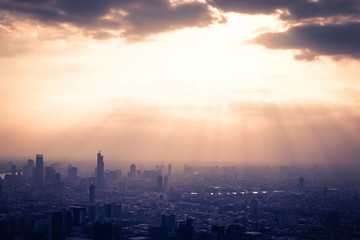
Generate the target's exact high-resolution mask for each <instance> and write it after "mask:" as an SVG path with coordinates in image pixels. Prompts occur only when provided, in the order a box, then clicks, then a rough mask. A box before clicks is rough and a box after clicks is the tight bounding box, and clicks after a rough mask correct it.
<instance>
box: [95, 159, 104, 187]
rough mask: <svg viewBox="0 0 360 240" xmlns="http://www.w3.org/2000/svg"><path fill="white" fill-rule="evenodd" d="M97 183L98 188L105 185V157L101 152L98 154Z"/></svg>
mask: <svg viewBox="0 0 360 240" xmlns="http://www.w3.org/2000/svg"><path fill="white" fill-rule="evenodd" d="M96 183H97V187H103V186H104V184H105V179H104V156H102V155H101V152H98V154H97V168H96Z"/></svg>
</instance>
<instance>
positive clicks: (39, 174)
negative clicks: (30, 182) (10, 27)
mask: <svg viewBox="0 0 360 240" xmlns="http://www.w3.org/2000/svg"><path fill="white" fill-rule="evenodd" d="M35 168H36V170H35V173H36V175H35V183H36V184H42V182H43V180H44V157H43V155H42V154H36V166H35Z"/></svg>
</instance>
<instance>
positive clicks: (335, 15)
mask: <svg viewBox="0 0 360 240" xmlns="http://www.w3.org/2000/svg"><path fill="white" fill-rule="evenodd" d="M229 12H236V13H241V14H251V15H253V14H266V15H274V16H276V17H277V18H278V19H279V20H282V21H284V23H285V24H286V25H287V26H288V27H289V28H288V30H287V31H285V32H263V33H262V34H260V35H259V36H258V37H256V38H255V39H254V40H253V41H252V43H255V44H261V45H264V46H265V47H267V48H270V49H295V50H298V51H299V52H300V54H299V55H298V56H297V58H298V59H305V60H312V59H314V58H316V57H317V56H322V55H324V56H331V57H335V58H342V57H350V58H355V59H358V58H359V55H360V49H359V46H358V44H356V42H359V38H360V37H359V28H360V1H358V0H292V1H289V0H274V1H268V0H251V1H249V0H207V1H196V0H193V1H181V0H178V1H170V0H121V1H120V0H118V1H116V0H103V1H97V0H61V1H60V0H51V1H45V0H33V1H31V2H30V1H25V0H0V13H2V15H3V17H2V18H1V19H0V27H1V26H9V25H11V21H10V23H9V18H8V16H11V17H12V18H13V17H15V18H17V19H22V20H23V21H37V22H40V23H41V24H44V25H46V26H48V25H49V26H55V27H64V26H72V27H76V28H78V29H80V30H81V31H82V32H83V33H84V34H85V35H86V36H91V37H93V38H95V39H108V38H114V37H120V38H123V39H125V40H127V41H128V42H131V41H142V40H144V39H147V38H148V37H150V36H152V35H154V34H159V33H165V32H168V31H174V30H179V29H183V28H186V27H206V26H209V25H211V24H213V23H224V22H226V21H225V20H224V19H225V17H224V16H226V13H229ZM0 30H1V28H0Z"/></svg>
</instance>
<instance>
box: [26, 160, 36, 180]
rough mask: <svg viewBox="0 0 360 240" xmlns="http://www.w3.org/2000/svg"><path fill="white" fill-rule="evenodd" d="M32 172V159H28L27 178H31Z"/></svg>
mask: <svg viewBox="0 0 360 240" xmlns="http://www.w3.org/2000/svg"><path fill="white" fill-rule="evenodd" d="M33 172H34V161H33V160H32V159H28V165H27V179H32V178H33Z"/></svg>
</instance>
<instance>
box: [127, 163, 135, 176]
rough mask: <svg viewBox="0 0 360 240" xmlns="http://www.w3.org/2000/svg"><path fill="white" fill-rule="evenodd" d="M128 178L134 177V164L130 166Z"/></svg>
mask: <svg viewBox="0 0 360 240" xmlns="http://www.w3.org/2000/svg"><path fill="white" fill-rule="evenodd" d="M128 176H129V177H135V176H136V165H135V164H134V163H133V164H131V165H130V172H129V174H128Z"/></svg>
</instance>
